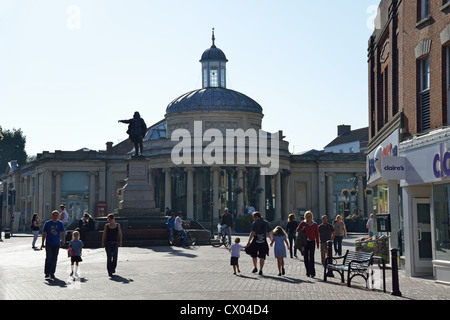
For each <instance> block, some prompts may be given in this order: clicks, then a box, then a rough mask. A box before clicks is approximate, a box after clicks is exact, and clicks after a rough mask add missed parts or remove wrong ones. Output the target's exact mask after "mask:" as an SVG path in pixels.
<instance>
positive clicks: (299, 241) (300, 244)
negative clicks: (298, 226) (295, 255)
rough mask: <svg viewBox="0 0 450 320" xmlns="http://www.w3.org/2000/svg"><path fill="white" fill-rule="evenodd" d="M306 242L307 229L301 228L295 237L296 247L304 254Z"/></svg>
mask: <svg viewBox="0 0 450 320" xmlns="http://www.w3.org/2000/svg"><path fill="white" fill-rule="evenodd" d="M305 242H306V236H305V231H303V230H300V231H299V232H298V233H297V238H295V243H294V248H295V249H297V250H299V251H300V253H301V254H302V256H303V255H304V254H305Z"/></svg>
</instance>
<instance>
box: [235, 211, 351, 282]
mask: <svg viewBox="0 0 450 320" xmlns="http://www.w3.org/2000/svg"><path fill="white" fill-rule="evenodd" d="M252 215H253V220H254V222H253V223H252V226H251V232H250V236H249V239H248V243H247V245H245V246H242V245H241V244H240V238H238V237H236V238H235V243H234V244H233V245H232V246H231V248H230V253H231V262H230V264H231V265H232V266H233V271H234V274H236V271H237V272H240V270H239V262H238V260H239V257H240V251H241V250H245V252H246V253H247V254H248V255H250V256H251V258H252V262H253V267H254V268H253V271H252V272H253V273H256V272H258V274H259V275H262V274H263V267H264V263H265V259H266V257H267V255H268V254H269V245H268V242H267V237H269V239H270V246H271V247H272V246H274V245H275V246H274V256H275V258H276V259H277V267H278V275H279V276H282V275H284V274H285V273H286V271H285V268H284V259H285V258H286V256H287V251H289V253H290V257H291V258H294V257H297V251H300V252H301V254H302V255H303V260H304V264H305V269H306V276H307V277H312V278H314V277H315V276H316V270H315V261H314V260H315V259H314V254H315V249H316V248H317V249H320V252H321V263H322V265H325V263H326V257H327V255H328V245H327V242H328V241H329V240H332V241H333V244H334V249H335V253H336V254H337V255H339V256H341V255H342V240H343V238H344V237H347V230H346V228H345V224H344V223H343V221H342V216H340V215H338V216H336V219H335V220H334V222H333V223H332V224H329V223H328V217H327V216H326V215H324V216H322V223H321V224H320V225H319V224H318V223H316V222H315V221H314V218H313V214H312V212H311V211H307V212H306V213H305V214H304V217H303V218H304V220H302V221H301V222H300V223H299V222H297V221H296V217H295V214H293V213H291V214H289V216H288V221H287V224H286V231H285V230H284V229H283V228H282V227H281V226H277V227H275V229H273V231H271V230H270V226H269V223H268V222H267V221H266V220H264V219H263V218H262V216H261V214H260V213H259V212H258V211H255V212H253V214H252ZM258 259H259V271H258Z"/></svg>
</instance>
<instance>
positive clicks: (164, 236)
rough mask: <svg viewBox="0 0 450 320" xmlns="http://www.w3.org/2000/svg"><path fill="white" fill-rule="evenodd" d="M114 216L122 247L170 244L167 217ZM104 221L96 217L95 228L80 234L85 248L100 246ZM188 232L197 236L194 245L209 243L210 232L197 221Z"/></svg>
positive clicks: (68, 236)
mask: <svg viewBox="0 0 450 320" xmlns="http://www.w3.org/2000/svg"><path fill="white" fill-rule="evenodd" d="M115 218H116V222H117V223H119V224H120V226H121V228H122V234H123V238H122V246H124V247H140V246H142V247H145V246H165V245H170V244H169V230H167V225H166V222H167V219H168V218H169V217H167V216H164V215H160V216H127V217H120V216H116V217H115ZM106 223H107V220H106V217H101V218H96V230H95V231H87V232H84V234H82V235H81V240H82V241H83V243H84V247H85V248H100V247H101V245H102V237H103V230H104V227H105V224H106ZM73 231H74V228H70V227H69V229H68V230H67V236H66V242H68V241H70V240H71V239H72V232H73ZM189 232H191V233H192V234H193V235H195V236H196V237H197V243H196V245H204V244H209V238H210V232H209V231H208V230H206V229H204V228H203V227H202V226H201V225H200V224H199V223H198V222H197V221H191V228H190V229H189Z"/></svg>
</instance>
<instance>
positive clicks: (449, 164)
mask: <svg viewBox="0 0 450 320" xmlns="http://www.w3.org/2000/svg"><path fill="white" fill-rule="evenodd" d="M433 173H434V176H435V177H436V178H437V179H439V178H443V177H449V176H450V151H447V145H446V144H444V143H441V144H440V145H439V153H437V154H435V156H434V158H433Z"/></svg>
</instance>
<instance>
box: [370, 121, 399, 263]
mask: <svg viewBox="0 0 450 320" xmlns="http://www.w3.org/2000/svg"><path fill="white" fill-rule="evenodd" d="M399 139H400V133H399V129H396V130H394V131H393V132H392V133H391V134H390V135H389V136H388V137H387V138H386V139H384V140H383V141H381V142H380V143H379V144H378V145H376V146H375V147H374V148H373V150H372V151H371V152H369V154H368V155H367V177H368V179H367V185H368V188H369V191H370V192H367V191H366V197H368V198H369V201H368V202H369V203H370V204H371V208H370V209H369V212H370V213H371V214H373V215H374V219H375V220H376V217H377V215H380V214H382V215H386V214H388V215H389V217H390V221H391V232H390V233H389V234H388V236H389V242H390V245H389V246H390V248H396V249H399V252H400V255H403V253H404V250H403V248H404V244H403V239H402V234H403V230H402V225H403V223H402V221H403V215H402V207H401V192H400V188H399V180H400V178H402V177H403V176H402V173H404V171H403V172H399V171H397V170H389V169H390V168H393V167H396V168H397V167H399V166H401V164H400V165H398V161H402V159H401V158H399V157H398V156H399V154H398V148H399ZM374 232H375V233H376V234H377V233H382V231H381V230H377V224H376V223H374Z"/></svg>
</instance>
